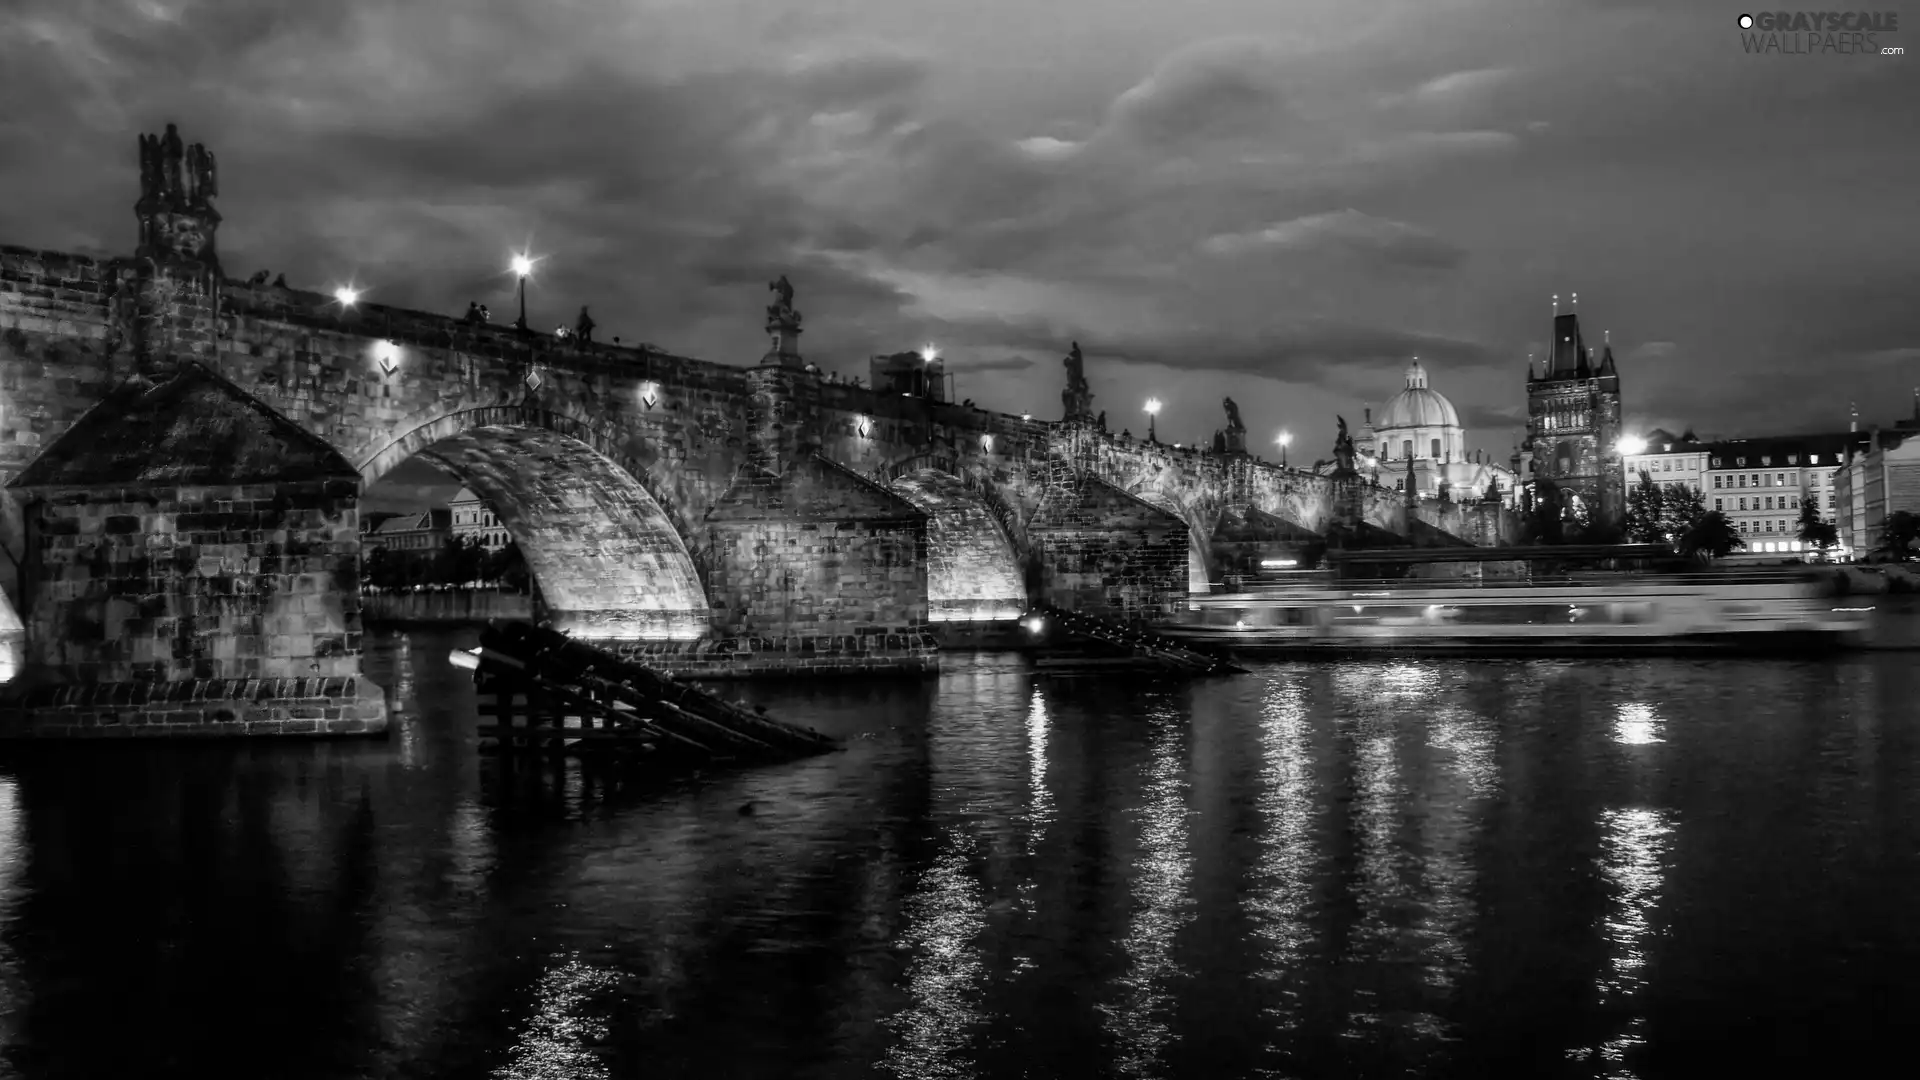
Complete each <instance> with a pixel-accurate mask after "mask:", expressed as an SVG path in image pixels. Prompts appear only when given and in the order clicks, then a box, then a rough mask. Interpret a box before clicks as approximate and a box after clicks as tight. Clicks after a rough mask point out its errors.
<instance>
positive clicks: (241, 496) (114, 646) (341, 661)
mask: <svg viewBox="0 0 1920 1080" xmlns="http://www.w3.org/2000/svg"><path fill="white" fill-rule="evenodd" d="M355 488H356V485H355V484H354V483H353V482H351V481H344V482H343V481H331V482H315V483H311V484H306V485H293V484H281V485H272V486H269V485H253V486H241V487H220V488H176V489H171V490H156V489H152V488H143V489H137V490H134V489H130V490H118V489H68V490H53V491H40V492H34V493H33V497H32V504H31V507H30V509H29V511H28V513H29V517H30V532H31V534H32V547H31V550H30V552H29V553H28V556H27V558H28V561H29V566H30V567H31V568H32V571H33V584H32V585H31V587H30V589H29V590H28V592H27V596H26V599H27V610H26V613H25V621H26V623H27V626H28V646H27V660H28V674H27V676H26V677H27V678H31V679H37V680H42V681H45V682H47V683H49V684H52V685H46V686H44V687H42V688H40V690H39V692H38V693H34V692H31V691H32V688H31V687H29V688H26V689H28V690H29V692H28V693H27V694H26V695H25V696H23V697H21V698H19V699H18V700H17V702H16V704H15V705H14V706H13V707H11V708H9V709H8V710H7V713H9V714H11V715H5V716H0V726H5V727H7V728H8V729H9V733H10V734H48V733H57V734H106V733H107V732H105V731H104V730H99V729H105V728H119V729H127V728H149V729H151V728H163V729H166V733H191V734H292V733H304V734H314V733H332V734H362V733H368V732H376V731H380V730H384V728H385V724H386V716H385V708H384V704H383V702H382V701H381V700H380V698H379V695H378V692H377V691H376V690H375V689H374V688H372V687H371V686H364V685H362V684H361V682H360V680H359V679H358V678H357V675H358V673H359V654H360V648H361V644H360V598H359V591H358V580H359V577H358V565H357V564H358V559H359V554H358V553H359V543H358V527H359V523H358V516H359V515H358V510H357V505H356V498H357V497H356V492H355ZM282 691H285V692H286V693H287V695H290V697H291V700H287V699H283V698H282V697H280V696H278V695H280V694H281V692H282ZM269 698H272V699H273V700H271V701H268V700H267V699H269ZM68 729H88V730H68ZM138 733H140V734H156V733H160V732H155V731H152V730H148V731H143V732H138Z"/></svg>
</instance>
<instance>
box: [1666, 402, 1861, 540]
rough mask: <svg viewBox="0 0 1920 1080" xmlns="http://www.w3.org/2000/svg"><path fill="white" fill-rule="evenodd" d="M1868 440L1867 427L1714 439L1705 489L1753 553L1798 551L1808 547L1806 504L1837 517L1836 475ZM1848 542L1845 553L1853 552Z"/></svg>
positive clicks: (1826, 515) (1710, 502)
mask: <svg viewBox="0 0 1920 1080" xmlns="http://www.w3.org/2000/svg"><path fill="white" fill-rule="evenodd" d="M1867 439H1868V435H1867V433H1865V432H1843V433H1840V434H1829V435H1791V436H1783V437H1777V438H1757V439H1727V440H1723V441H1719V442H1714V443H1710V444H1708V448H1707V454H1706V456H1707V468H1706V472H1705V476H1704V483H1703V485H1702V494H1703V496H1704V497H1705V499H1706V501H1707V507H1708V509H1711V510H1717V511H1719V512H1720V513H1722V514H1725V515H1726V517H1727V520H1728V521H1729V522H1731V523H1732V524H1733V527H1734V529H1735V530H1737V531H1738V532H1739V533H1740V536H1741V538H1742V539H1744V540H1745V541H1746V542H1747V549H1746V550H1747V553H1748V554H1750V555H1792V554H1794V553H1796V552H1800V551H1803V550H1805V549H1806V546H1807V545H1806V544H1804V543H1803V542H1801V540H1800V538H1799V531H1800V526H1799V520H1800V509H1801V506H1802V505H1803V504H1804V503H1806V502H1808V501H1811V502H1812V503H1813V505H1814V506H1815V507H1817V508H1818V509H1819V511H1820V516H1821V517H1823V518H1825V519H1827V520H1829V521H1832V520H1835V519H1836V515H1837V513H1838V511H1839V509H1840V500H1839V495H1838V493H1837V491H1836V487H1835V478H1836V477H1837V476H1838V474H1839V472H1840V470H1841V468H1842V467H1844V466H1845V465H1846V462H1847V456H1848V455H1849V454H1850V453H1853V452H1856V451H1859V450H1862V449H1864V447H1865V445H1866V442H1867ZM1846 547H1847V550H1843V551H1841V552H1839V553H1838V554H1840V555H1841V556H1842V557H1846V556H1850V555H1851V554H1852V549H1851V545H1846Z"/></svg>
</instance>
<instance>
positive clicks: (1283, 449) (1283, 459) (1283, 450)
mask: <svg viewBox="0 0 1920 1080" xmlns="http://www.w3.org/2000/svg"><path fill="white" fill-rule="evenodd" d="M1273 441H1274V442H1276V443H1278V444H1280V467H1281V468H1283V469H1284V468H1286V467H1287V444H1288V443H1290V442H1292V441H1293V436H1292V435H1290V434H1288V433H1287V432H1284V431H1283V432H1281V433H1280V434H1279V435H1278V436H1277V437H1275V438H1274V440H1273Z"/></svg>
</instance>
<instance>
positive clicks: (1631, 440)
mask: <svg viewBox="0 0 1920 1080" xmlns="http://www.w3.org/2000/svg"><path fill="white" fill-rule="evenodd" d="M1615 446H1617V447H1618V448H1619V450H1620V453H1621V454H1622V455H1623V456H1625V457H1632V456H1633V455H1635V454H1641V453H1645V452H1646V449H1647V440H1645V439H1642V438H1640V437H1639V436H1638V435H1627V436H1624V437H1622V438H1621V440H1620V441H1619V442H1618V443H1616V444H1615Z"/></svg>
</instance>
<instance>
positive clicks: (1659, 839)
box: [1568, 807, 1674, 1080]
mask: <svg viewBox="0 0 1920 1080" xmlns="http://www.w3.org/2000/svg"><path fill="white" fill-rule="evenodd" d="M1600 826H1601V830H1602V833H1601V841H1600V843H1601V854H1600V869H1601V873H1602V874H1603V875H1604V877H1605V879H1606V883H1607V914H1606V917H1605V920H1604V922H1603V923H1602V929H1603V933H1604V936H1605V940H1606V944H1607V962H1606V967H1605V969H1604V970H1602V972H1601V973H1600V976H1599V978H1598V980H1597V981H1596V988H1597V989H1598V991H1599V998H1600V1007H1601V1009H1602V1012H1603V1015H1607V1016H1612V1017H1617V1018H1618V1019H1617V1020H1615V1021H1614V1024H1613V1027H1614V1034H1613V1036H1612V1037H1611V1038H1609V1039H1607V1040H1605V1041H1603V1042H1601V1043H1600V1044H1599V1045H1598V1046H1590V1047H1582V1048H1579V1049H1576V1050H1573V1051H1570V1052H1569V1054H1568V1056H1569V1057H1573V1058H1577V1059H1581V1060H1585V1061H1591V1062H1597V1063H1599V1064H1600V1065H1601V1066H1602V1067H1603V1069H1604V1070H1605V1071H1604V1073H1603V1075H1606V1076H1609V1077H1614V1078H1617V1080H1633V1078H1634V1077H1635V1075H1636V1074H1635V1073H1634V1072H1633V1070H1631V1069H1630V1068H1628V1067H1627V1065H1626V1056H1627V1053H1628V1052H1629V1051H1630V1050H1632V1049H1633V1048H1635V1047H1637V1046H1640V1045H1642V1044H1643V1043H1644V1042H1645V1031H1646V1024H1647V1019H1646V1015H1645V1012H1644V1009H1643V1008H1642V1004H1643V1003H1642V1002H1640V1000H1639V998H1640V997H1641V994H1642V991H1643V990H1644V989H1645V987H1646V980H1645V978H1644V976H1643V974H1642V971H1643V969H1644V968H1645V967H1646V962H1647V957H1646V949H1647V946H1648V945H1649V943H1650V942H1651V941H1652V939H1653V938H1654V937H1656V936H1657V934H1658V929H1657V927H1656V925H1655V912H1656V908H1657V905H1658V904H1659V903H1660V891H1661V879H1662V874H1663V870H1664V863H1665V860H1666V857H1667V852H1668V850H1669V847H1670V844H1671V836H1672V833H1673V829H1674V824H1673V816H1672V815H1671V814H1670V813H1667V812H1663V811H1660V810H1655V809H1650V808H1645V807H1639V808H1632V809H1609V810H1607V811H1605V812H1604V813H1603V814H1602V815H1601V818H1600Z"/></svg>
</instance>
